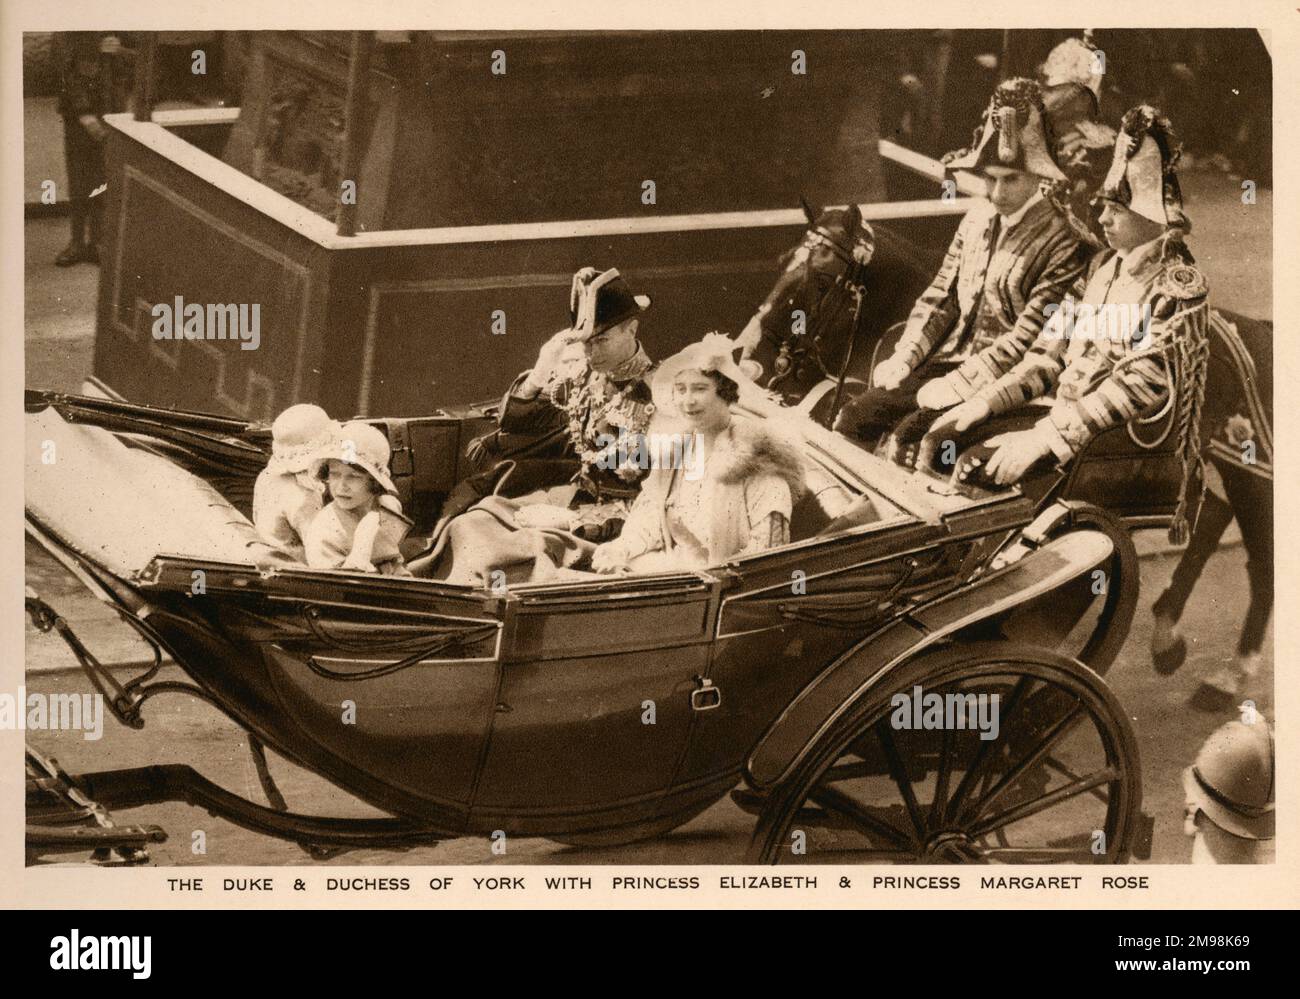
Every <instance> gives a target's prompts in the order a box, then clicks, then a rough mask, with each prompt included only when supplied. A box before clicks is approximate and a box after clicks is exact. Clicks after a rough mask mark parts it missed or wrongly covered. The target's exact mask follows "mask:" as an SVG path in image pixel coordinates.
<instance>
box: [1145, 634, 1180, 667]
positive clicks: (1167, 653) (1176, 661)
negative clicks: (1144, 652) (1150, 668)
mask: <svg viewBox="0 0 1300 999" xmlns="http://www.w3.org/2000/svg"><path fill="white" fill-rule="evenodd" d="M1186 661H1187V639H1186V638H1184V637H1183V636H1182V635H1179V636H1178V637H1176V638H1175V639H1174V643H1173V645H1169V646H1166V647H1165V648H1163V649H1161V650H1160V651H1159V652H1157V651H1155V650H1154V649H1153V650H1152V652H1151V662H1152V664H1153V665H1154V666H1155V668H1156V672H1157V673H1159V674H1160V675H1161V676H1169V675H1171V674H1172V673H1175V672H1177V670H1178V667H1180V666H1181V665H1182V664H1183V663H1185V662H1186Z"/></svg>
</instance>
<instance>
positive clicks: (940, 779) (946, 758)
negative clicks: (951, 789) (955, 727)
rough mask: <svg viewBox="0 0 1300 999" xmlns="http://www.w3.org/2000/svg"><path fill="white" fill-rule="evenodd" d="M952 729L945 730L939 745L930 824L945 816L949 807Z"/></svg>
mask: <svg viewBox="0 0 1300 999" xmlns="http://www.w3.org/2000/svg"><path fill="white" fill-rule="evenodd" d="M952 742H953V735H952V730H951V729H948V728H945V729H944V730H943V742H942V743H941V744H940V747H939V770H938V772H937V773H936V775H935V778H934V801H933V802H931V804H930V824H931V825H935V824H937V823H938V822H940V821H941V820H942V818H943V813H944V809H945V808H947V807H948V780H949V778H950V777H951V776H952Z"/></svg>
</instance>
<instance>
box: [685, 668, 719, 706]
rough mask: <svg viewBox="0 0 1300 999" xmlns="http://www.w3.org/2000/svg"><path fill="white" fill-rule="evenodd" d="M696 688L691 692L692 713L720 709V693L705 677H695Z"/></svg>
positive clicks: (697, 675)
mask: <svg viewBox="0 0 1300 999" xmlns="http://www.w3.org/2000/svg"><path fill="white" fill-rule="evenodd" d="M695 682H696V684H697V686H696V688H695V689H694V690H692V691H691V710H692V711H712V710H713V709H714V708H720V707H722V691H721V690H719V689H718V688H717V687H715V686H714V685H713V681H712V680H710V679H709V678H708V677H707V676H701V675H699V674H698V673H697V674H696V675H695Z"/></svg>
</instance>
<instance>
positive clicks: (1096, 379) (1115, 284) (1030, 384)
mask: <svg viewBox="0 0 1300 999" xmlns="http://www.w3.org/2000/svg"><path fill="white" fill-rule="evenodd" d="M1206 291H1207V289H1206V284H1205V279H1204V277H1203V276H1202V275H1201V272H1200V271H1199V270H1197V269H1196V267H1195V266H1194V262H1193V259H1192V255H1191V253H1190V252H1189V251H1188V250H1187V247H1186V245H1185V244H1184V243H1183V241H1182V240H1181V239H1180V238H1179V237H1178V236H1177V235H1176V234H1170V235H1165V236H1161V237H1160V238H1158V239H1155V240H1152V241H1151V242H1150V243H1147V244H1145V245H1143V246H1139V247H1137V248H1136V249H1134V250H1133V251H1132V252H1131V253H1129V254H1128V255H1127V256H1121V255H1120V254H1118V253H1116V252H1114V251H1108V252H1106V253H1104V254H1102V255H1101V256H1100V257H1099V258H1098V259H1097V261H1096V262H1095V264H1094V265H1093V268H1092V273H1091V276H1090V277H1089V279H1088V283H1087V286H1086V288H1085V289H1084V292H1083V295H1082V297H1081V298H1080V299H1079V300H1077V301H1076V300H1074V299H1073V298H1071V299H1070V300H1069V301H1068V302H1063V303H1062V305H1061V308H1060V309H1059V310H1058V312H1057V313H1056V314H1055V315H1054V316H1053V317H1052V321H1051V322H1049V323H1048V325H1047V326H1046V327H1045V328H1044V330H1043V334H1042V336H1040V337H1039V338H1038V340H1037V341H1036V342H1035V343H1034V345H1033V346H1032V347H1031V348H1030V349H1029V351H1028V352H1027V353H1026V354H1025V356H1024V358H1023V359H1022V360H1021V361H1019V362H1018V363H1017V364H1015V365H1013V366H1011V367H1010V368H1009V369H1008V370H1006V372H1005V374H1002V375H1001V376H1000V377H998V378H996V379H995V380H993V381H991V382H989V383H988V384H986V385H985V386H984V387H983V388H981V389H980V390H979V391H978V393H976V395H977V397H978V398H980V399H983V400H984V401H985V402H987V403H988V405H989V408H990V410H991V411H992V414H993V416H995V417H996V416H997V415H999V414H1003V413H1008V412H1010V411H1012V410H1014V409H1018V408H1019V407H1020V406H1022V405H1024V403H1026V402H1028V401H1030V400H1031V399H1035V398H1038V397H1039V396H1042V395H1045V394H1046V393H1047V392H1049V391H1050V390H1051V389H1052V388H1053V387H1055V389H1056V393H1055V397H1054V399H1053V402H1052V407H1051V409H1050V410H1049V412H1048V413H1047V414H1046V415H1045V416H1042V417H1041V418H1039V419H1036V420H1035V422H1034V429H1035V431H1036V432H1037V433H1039V434H1041V435H1042V438H1043V441H1044V443H1046V444H1047V446H1048V447H1049V448H1050V450H1051V452H1052V454H1053V455H1054V456H1055V457H1056V458H1057V460H1058V461H1060V462H1066V461H1069V460H1070V459H1071V458H1073V457H1074V456H1075V455H1076V454H1078V453H1079V451H1080V450H1081V449H1082V448H1083V446H1084V445H1085V444H1087V443H1088V441H1090V440H1091V439H1092V438H1093V437H1095V436H1096V435H1097V434H1099V433H1100V432H1101V431H1103V430H1106V429H1108V428H1109V427H1113V426H1118V425H1120V424H1124V423H1127V422H1128V421H1130V420H1131V419H1133V417H1135V416H1137V415H1139V414H1140V413H1142V412H1144V411H1146V410H1148V409H1150V408H1152V407H1154V406H1155V405H1157V404H1158V403H1160V402H1162V401H1163V400H1164V399H1165V398H1166V397H1167V396H1168V393H1169V389H1170V384H1169V377H1170V363H1169V362H1170V355H1169V353H1168V349H1167V348H1168V347H1169V346H1170V345H1171V340H1172V338H1174V337H1177V336H1180V335H1181V325H1182V323H1183V322H1184V321H1185V320H1186V319H1188V318H1189V317H1191V316H1192V315H1193V314H1194V313H1198V312H1199V313H1205V312H1206V307H1205V295H1206ZM1102 307H1108V308H1105V309H1103V308H1102ZM1203 321H1204V320H1203V319H1202V322H1203ZM982 363H983V364H984V365H986V366H987V367H988V368H990V369H996V367H997V366H998V361H997V360H996V357H995V353H994V352H987V353H986V354H985V356H984V357H983V358H982Z"/></svg>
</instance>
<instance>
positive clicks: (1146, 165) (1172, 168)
mask: <svg viewBox="0 0 1300 999" xmlns="http://www.w3.org/2000/svg"><path fill="white" fill-rule="evenodd" d="M1181 155H1182V143H1181V142H1180V141H1179V139H1178V136H1177V135H1176V134H1175V133H1174V130H1173V126H1172V125H1170V123H1169V119H1168V118H1166V117H1165V116H1164V114H1162V113H1161V111H1160V110H1159V109H1158V108H1154V107H1152V106H1151V105H1150V104H1139V105H1138V106H1137V107H1134V108H1130V109H1129V110H1128V111H1126V112H1125V113H1124V117H1123V119H1122V120H1121V121H1120V126H1119V134H1118V135H1116V136H1115V154H1114V158H1113V159H1112V160H1111V164H1110V171H1109V172H1108V173H1107V174H1106V180H1105V181H1104V182H1103V183H1102V187H1101V192H1100V194H1098V197H1099V198H1101V199H1104V200H1107V201H1114V202H1116V203H1118V204H1121V205H1123V206H1124V207H1126V208H1127V209H1128V210H1129V211H1131V212H1133V213H1135V214H1137V215H1141V216H1142V217H1143V218H1144V219H1148V220H1150V221H1152V222H1157V223H1159V224H1160V225H1169V226H1178V227H1179V228H1182V229H1190V228H1191V223H1190V222H1189V220H1188V218H1187V215H1186V213H1185V212H1184V211H1183V193H1182V189H1181V188H1180V187H1179V186H1178V173H1177V170H1176V168H1177V166H1178V159H1179V157H1180V156H1181Z"/></svg>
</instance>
